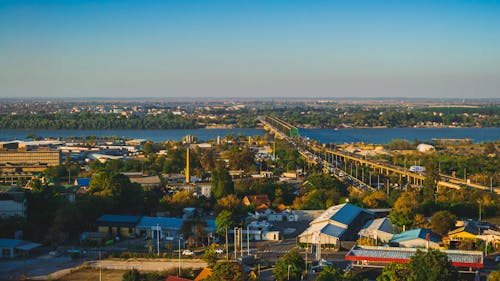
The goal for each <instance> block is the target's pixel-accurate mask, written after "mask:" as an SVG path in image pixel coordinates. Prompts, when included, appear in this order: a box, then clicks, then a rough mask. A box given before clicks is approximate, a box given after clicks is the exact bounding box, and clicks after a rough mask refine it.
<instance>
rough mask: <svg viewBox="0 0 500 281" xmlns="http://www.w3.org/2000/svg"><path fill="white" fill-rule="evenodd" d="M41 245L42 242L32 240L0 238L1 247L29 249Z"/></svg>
mask: <svg viewBox="0 0 500 281" xmlns="http://www.w3.org/2000/svg"><path fill="white" fill-rule="evenodd" d="M40 246H42V244H38V243H33V242H30V241H24V240H17V239H6V238H0V248H16V249H19V250H23V251H29V250H31V249H34V248H36V247H40Z"/></svg>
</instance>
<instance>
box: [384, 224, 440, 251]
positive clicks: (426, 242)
mask: <svg viewBox="0 0 500 281" xmlns="http://www.w3.org/2000/svg"><path fill="white" fill-rule="evenodd" d="M440 242H441V239H439V237H438V236H437V235H436V234H434V233H433V232H432V231H431V230H430V229H427V228H416V229H412V230H408V231H404V232H401V233H399V234H396V235H394V236H393V237H392V239H391V240H390V241H389V244H391V245H398V246H399V247H404V248H431V249H439V243H440Z"/></svg>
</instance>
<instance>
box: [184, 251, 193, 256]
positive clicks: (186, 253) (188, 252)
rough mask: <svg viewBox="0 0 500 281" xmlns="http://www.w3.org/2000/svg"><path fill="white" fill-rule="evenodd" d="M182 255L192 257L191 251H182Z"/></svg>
mask: <svg viewBox="0 0 500 281" xmlns="http://www.w3.org/2000/svg"><path fill="white" fill-rule="evenodd" d="M182 255H183V256H192V255H194V253H193V251H191V250H184V251H182Z"/></svg>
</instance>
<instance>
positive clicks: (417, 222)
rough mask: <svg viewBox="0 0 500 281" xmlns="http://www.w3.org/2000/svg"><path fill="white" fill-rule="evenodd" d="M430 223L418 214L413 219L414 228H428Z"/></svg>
mask: <svg viewBox="0 0 500 281" xmlns="http://www.w3.org/2000/svg"><path fill="white" fill-rule="evenodd" d="M428 227H429V222H428V221H427V220H426V219H425V217H424V216H423V215H422V214H416V215H415V217H414V218H413V228H428Z"/></svg>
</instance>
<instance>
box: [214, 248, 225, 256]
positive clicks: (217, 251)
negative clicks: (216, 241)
mask: <svg viewBox="0 0 500 281" xmlns="http://www.w3.org/2000/svg"><path fill="white" fill-rule="evenodd" d="M215 252H216V253H217V254H219V255H220V254H223V253H224V250H222V249H221V248H217V249H215Z"/></svg>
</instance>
